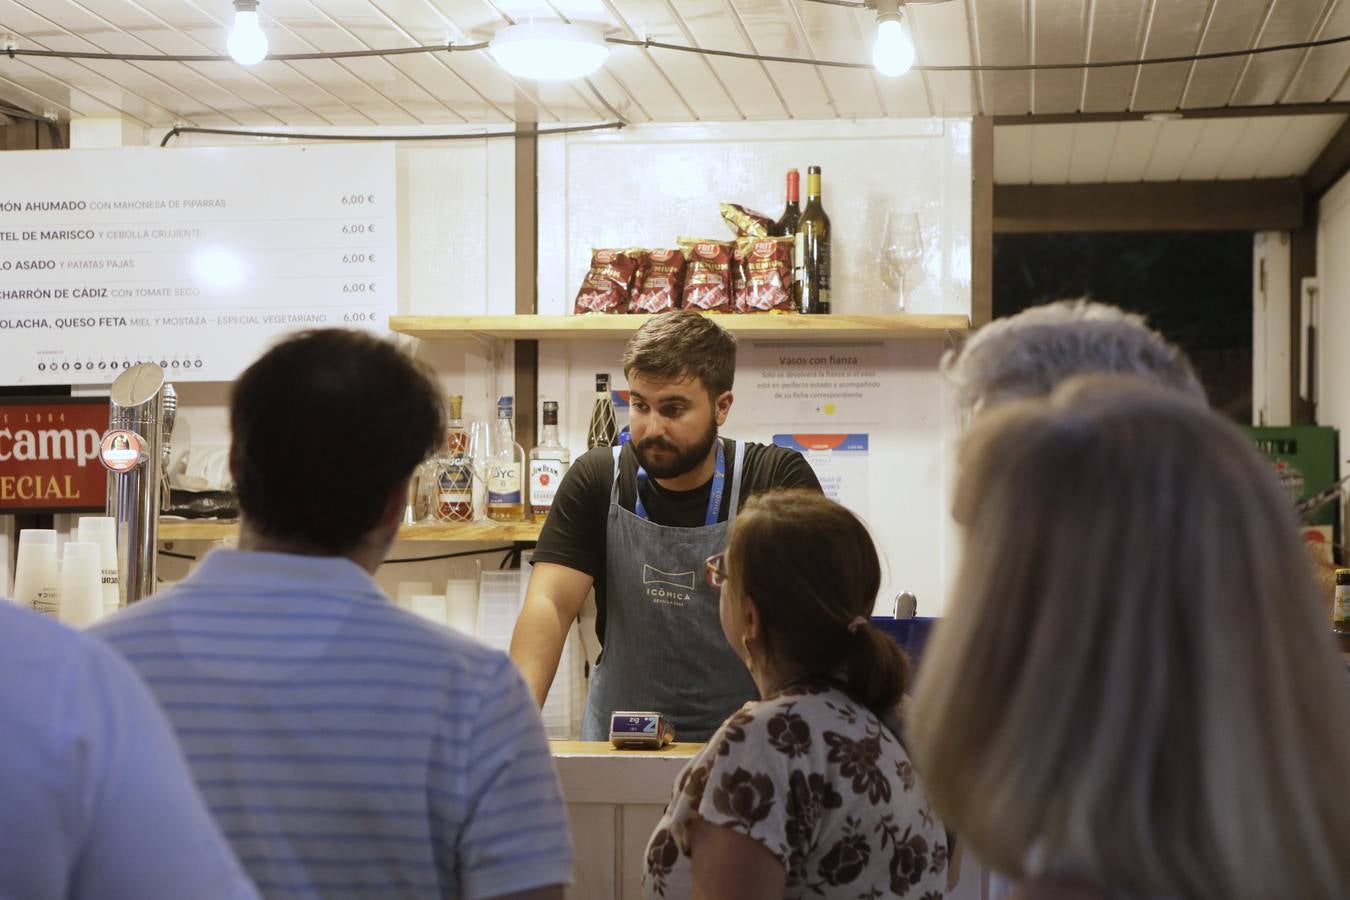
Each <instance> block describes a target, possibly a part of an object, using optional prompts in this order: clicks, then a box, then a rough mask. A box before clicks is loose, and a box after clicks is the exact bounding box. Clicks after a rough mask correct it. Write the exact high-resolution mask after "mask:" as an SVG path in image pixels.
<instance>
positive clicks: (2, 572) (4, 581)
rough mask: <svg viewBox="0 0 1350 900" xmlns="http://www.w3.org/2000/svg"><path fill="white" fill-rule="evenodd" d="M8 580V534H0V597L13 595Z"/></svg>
mask: <svg viewBox="0 0 1350 900" xmlns="http://www.w3.org/2000/svg"><path fill="white" fill-rule="evenodd" d="M12 587H13V584H12V583H11V582H10V580H9V535H7V534H0V597H13V596H14V594H13V593H12V592H11V591H10V588H12Z"/></svg>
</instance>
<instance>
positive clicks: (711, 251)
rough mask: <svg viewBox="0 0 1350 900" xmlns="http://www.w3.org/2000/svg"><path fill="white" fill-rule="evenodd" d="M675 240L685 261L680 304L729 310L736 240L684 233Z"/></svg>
mask: <svg viewBox="0 0 1350 900" xmlns="http://www.w3.org/2000/svg"><path fill="white" fill-rule="evenodd" d="M678 243H679V245H680V249H681V250H682V251H683V252H684V258H685V259H686V260H687V261H688V268H687V269H686V270H685V273H684V299H683V300H682V301H681V306H683V307H684V308H685V309H697V310H700V311H702V312H731V299H732V272H733V269H734V266H733V263H734V257H735V255H736V246H735V244H732V243H731V242H729V241H707V240H699V239H698V238H687V237H682V238H680V239H679V241H678Z"/></svg>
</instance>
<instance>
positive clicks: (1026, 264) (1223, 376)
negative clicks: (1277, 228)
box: [994, 231, 1252, 424]
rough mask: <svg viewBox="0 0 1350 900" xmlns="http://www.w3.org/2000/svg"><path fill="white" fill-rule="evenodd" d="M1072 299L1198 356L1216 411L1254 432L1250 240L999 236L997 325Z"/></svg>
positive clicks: (1228, 235)
mask: <svg viewBox="0 0 1350 900" xmlns="http://www.w3.org/2000/svg"><path fill="white" fill-rule="evenodd" d="M1072 297H1090V298H1092V299H1094V300H1100V301H1102V302H1105V303H1114V304H1115V305H1117V306H1120V307H1123V308H1125V309H1128V310H1131V311H1133V312H1137V313H1140V314H1142V315H1143V316H1145V317H1146V318H1147V319H1148V322H1149V324H1150V325H1152V326H1153V327H1154V328H1156V329H1158V330H1159V331H1161V332H1162V333H1163V334H1165V335H1166V336H1167V337H1168V339H1169V340H1171V341H1173V342H1175V343H1176V344H1178V345H1179V346H1181V347H1182V348H1184V349H1185V351H1186V352H1187V354H1189V355H1190V357H1191V361H1192V363H1193V364H1194V365H1195V368H1196V371H1197V373H1198V374H1199V376H1200V379H1201V380H1202V381H1203V382H1204V384H1205V389H1206V391H1207V392H1208V394H1209V399H1210V403H1211V404H1212V405H1213V406H1214V408H1215V409H1217V410H1220V411H1221V412H1223V413H1224V414H1225V415H1227V416H1230V417H1231V418H1233V419H1235V420H1236V421H1238V422H1241V423H1243V424H1247V423H1250V422H1251V407H1252V235H1251V234H1250V233H1249V232H1229V231H1225V232H1144V233H1110V234H1096V233H1093V234H1000V235H995V237H994V317H995V318H998V317H1001V316H1010V315H1012V314H1014V313H1016V312H1019V311H1021V310H1023V309H1026V308H1027V307H1028V306H1036V305H1038V304H1041V303H1048V302H1050V301H1052V300H1061V299H1066V298H1072Z"/></svg>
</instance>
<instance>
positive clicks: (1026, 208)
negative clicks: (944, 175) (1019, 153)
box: [994, 178, 1304, 234]
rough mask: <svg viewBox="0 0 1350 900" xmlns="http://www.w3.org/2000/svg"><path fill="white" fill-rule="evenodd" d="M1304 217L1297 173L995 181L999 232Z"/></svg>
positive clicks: (1182, 226) (1262, 222) (1298, 222)
mask: <svg viewBox="0 0 1350 900" xmlns="http://www.w3.org/2000/svg"><path fill="white" fill-rule="evenodd" d="M1303 220H1304V200H1303V186H1302V184H1301V183H1300V181H1299V179H1297V178H1263V179H1254V180H1247V181H1159V182H1144V183H1134V182H1132V183H1128V184H1029V185H1023V184H1001V185H995V187H994V232H995V233H1001V234H1031V233H1048V232H1067V231H1097V232H1101V231H1288V230H1290V229H1294V228H1298V227H1300V226H1302V224H1303Z"/></svg>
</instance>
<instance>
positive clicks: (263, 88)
mask: <svg viewBox="0 0 1350 900" xmlns="http://www.w3.org/2000/svg"><path fill="white" fill-rule="evenodd" d="M858 2H860V0H829V2H812V0H261V5H260V14H261V18H262V22H263V26H264V28H265V29H266V30H267V32H268V35H269V39H270V41H271V47H272V51H273V53H313V52H318V53H325V52H339V51H366V50H380V49H386V48H388V49H394V48H404V47H412V46H432V45H437V44H442V43H446V42H455V43H460V44H462V43H467V42H479V41H484V40H487V39H488V38H490V37H491V35H492V34H493V33H494V32H495V30H496V29H497V28H500V27H501V26H503V25H506V24H511V23H517V22H524V21H529V20H531V19H543V20H548V21H559V20H567V21H587V22H595V23H597V24H599V25H601V27H603V28H605V29H607V33H608V34H609V35H610V36H613V37H622V38H626V39H630V40H641V39H644V38H650V39H652V40H654V41H660V42H665V43H670V44H676V45H680V46H684V47H692V48H703V49H708V50H726V51H733V52H741V53H758V54H763V55H769V56H781V57H789V58H794V59H800V60H803V64H792V63H782V62H768V61H756V60H738V59H730V58H726V57H715V56H708V55H699V54H696V53H689V52H681V51H676V50H668V49H661V48H655V47H629V46H615V47H613V48H612V53H611V56H610V59H609V61H608V62H607V63H606V66H605V68H604V70H603V72H601V73H598V74H597V75H596V76H595V77H594V78H592V79H591V81H590V82H589V83H587V82H585V81H579V82H575V83H564V84H552V85H537V84H534V83H529V82H524V81H520V80H517V79H514V78H512V77H511V76H509V75H508V74H506V73H505V72H504V71H503V70H501V69H500V68H499V67H498V66H497V65H496V64H495V63H494V62H493V61H492V59H491V58H490V57H489V56H488V54H487V53H485V52H483V51H461V52H434V53H425V54H413V55H401V56H391V57H383V58H382V57H378V56H373V57H367V58H359V59H358V58H353V59H344V60H306V61H290V62H285V61H276V60H271V61H267V62H264V63H262V64H260V65H258V66H255V67H252V68H244V67H240V66H236V65H234V64H233V63H228V62H221V63H215V62H208V63H200V62H196V63H172V62H157V61H146V62H134V63H133V62H129V61H117V60H113V61H95V60H83V61H81V60H62V59H34V58H27V57H21V58H17V59H8V58H6V57H4V56H3V55H0V101H3V102H6V103H11V104H16V105H18V106H21V107H23V108H25V109H30V110H33V111H35V112H40V111H42V110H43V109H47V108H51V109H53V110H55V111H56V112H57V114H58V115H61V116H72V115H74V116H79V115H94V114H97V115H107V114H109V113H120V114H122V115H125V116H128V117H130V118H132V119H133V120H135V121H138V122H142V123H145V124H150V125H153V126H156V127H165V126H168V125H171V124H173V123H175V122H181V123H184V124H189V125H206V126H211V125H216V126H226V127H238V126H245V127H266V126H272V127H278V126H289V127H298V128H304V127H307V126H315V127H322V126H362V125H372V124H374V125H391V126H399V125H406V126H418V125H426V124H430V125H435V124H447V125H454V124H461V125H462V124H485V123H504V122H511V121H516V122H539V123H541V124H543V125H550V124H556V123H580V122H594V121H597V120H604V119H610V118H615V117H618V118H621V119H623V120H625V121H631V122H649V121H650V122H682V121H737V120H745V119H750V120H774V119H830V118H877V117H903V116H934V115H936V116H944V115H946V116H967V115H979V114H985V115H1002V116H1028V115H1059V114H1064V115H1073V114H1076V113H1079V112H1090V113H1106V114H1111V113H1124V112H1130V111H1170V110H1176V109H1179V108H1182V107H1185V108H1188V109H1194V108H1197V107H1216V106H1256V105H1271V104H1277V103H1287V102H1297V103H1300V104H1308V103H1312V104H1316V103H1320V102H1324V101H1327V100H1329V99H1337V100H1345V99H1348V98H1350V86H1348V81H1347V73H1348V72H1350V45H1337V46H1329V47H1324V48H1318V49H1309V50H1297V51H1287V52H1281V53H1277V54H1270V55H1265V56H1261V57H1252V58H1238V59H1227V60H1222V61H1207V62H1196V63H1192V62H1178V63H1169V64H1165V65H1156V66H1152V65H1145V66H1124V67H1116V68H1109V69H1092V70H1085V69H1078V70H1054V71H1049V70H1041V71H1037V72H1034V73H1033V72H1030V71H1027V70H1025V69H1021V70H1018V71H999V72H994V71H986V72H982V73H979V74H972V73H970V72H964V71H955V72H936V71H932V72H930V71H918V72H912V73H910V74H908V75H906V76H902V77H900V78H894V79H892V78H884V77H881V76H878V75H877V74H876V73H874V72H872V71H871V70H870V69H857V70H854V69H842V68H834V67H820V66H812V65H809V61H810V60H813V59H819V60H841V61H848V62H856V63H861V64H866V63H868V62H869V61H870V54H871V44H872V40H873V34H874V30H875V21H876V15H875V12H873V11H872V10H868V9H862V8H856V7H855V8H849V7H850V4H856V3H858ZM905 15H906V17H907V19H908V20H909V23H910V27H911V30H912V32H913V34H914V37H915V43H916V50H917V55H918V60H919V62H920V63H921V65H928V66H958V67H959V66H968V65H986V66H988V65H1000V66H1027V65H1028V64H1031V63H1037V64H1042V65H1044V64H1061V63H1076V62H1084V63H1086V62H1102V61H1114V60H1121V59H1126V60H1128V59H1134V58H1139V57H1144V58H1157V57H1160V56H1174V55H1181V56H1185V55H1189V54H1194V53H1196V52H1198V51H1206V52H1209V51H1233V50H1242V49H1247V48H1254V47H1261V46H1267V47H1268V46H1271V45H1273V44H1278V43H1283V42H1289V41H1301V40H1306V39H1310V38H1328V37H1336V36H1341V35H1344V34H1350V0H947V2H931V0H923V2H920V0H913V2H912V3H911V5H910V6H909V7H907V9H906V11H905ZM232 18H233V7H232V3H231V0H0V34H2V33H10V34H13V35H14V36H15V39H16V41H17V43H18V45H19V47H20V48H21V49H51V50H58V51H103V52H112V53H142V54H219V53H222V52H223V51H224V48H225V39H226V35H227V32H228V27H229V24H230V23H231V21H232ZM1128 133H1129V136H1130V139H1131V140H1133V139H1135V134H1134V133H1133V132H1132V131H1131V132H1128ZM1309 133H1311V130H1310V132H1309ZM1262 134H1264V132H1262ZM1169 140H1170V138H1169ZM1277 143H1279V142H1277ZM1169 146H1170V145H1169ZM1271 152H1272V153H1274V152H1275V151H1274V150H1272V151H1271ZM1281 152H1282V151H1281ZM1277 155H1279V154H1277ZM1168 158H1169V159H1170V157H1168ZM1129 159H1130V160H1131V162H1130V164H1129V166H1127V168H1126V169H1124V170H1121V171H1132V170H1133V168H1132V167H1135V168H1137V166H1138V163H1137V162H1136V161H1134V157H1133V155H1132V154H1130V155H1129ZM1219 164H1220V165H1221V163H1219ZM1144 165H1145V167H1146V168H1149V167H1151V164H1150V163H1145V164H1144ZM1235 165H1236V163H1235ZM1122 177H1123V176H1122Z"/></svg>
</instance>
